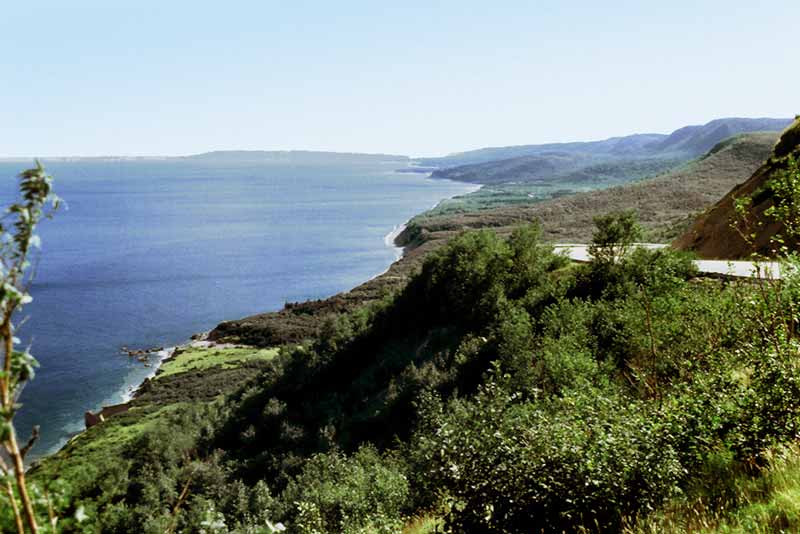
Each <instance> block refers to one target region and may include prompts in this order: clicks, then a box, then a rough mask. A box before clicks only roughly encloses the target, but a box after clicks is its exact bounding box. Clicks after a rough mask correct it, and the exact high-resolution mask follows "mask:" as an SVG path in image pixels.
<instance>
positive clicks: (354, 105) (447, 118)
mask: <svg viewBox="0 0 800 534" xmlns="http://www.w3.org/2000/svg"><path fill="white" fill-rule="evenodd" d="M798 16H800V4H798V3H796V2H789V1H788V0H785V1H772V2H765V3H761V4H759V5H753V4H751V3H748V2H744V1H742V0H738V1H732V2H723V1H717V0H712V1H709V2H704V3H703V4H702V5H700V6H698V5H696V3H694V2H689V1H677V2H673V3H670V4H669V5H658V6H653V5H640V4H638V3H632V2H616V3H614V4H613V5H598V4H597V3H591V2H583V1H581V2H571V3H569V4H565V3H562V2H554V1H547V2H539V3H537V5H536V6H533V5H529V4H528V3H525V2H505V3H503V5H500V6H497V5H496V6H492V8H491V9H487V8H486V7H485V6H484V5H482V4H480V3H476V2H441V3H437V5H435V6H431V5H428V4H427V3H423V2H413V1H412V2H406V3H404V4H403V5H401V6H384V5H373V4H369V3H361V2H352V1H351V2H342V3H337V4H335V5H329V4H326V3H321V2H300V3H294V4H292V5H285V4H281V3H277V2H259V3H256V2H241V1H240V2H230V3H227V4H226V5H225V6H224V7H219V6H217V5H214V4H210V3H203V2H199V3H197V2H193V3H189V2H171V3H170V4H169V5H161V4H160V3H157V2H152V1H143V2H136V3H135V4H128V5H108V4H106V3H101V2H96V1H77V2H73V3H71V4H70V5H69V6H63V5H59V3H57V2H54V1H40V2H30V3H28V4H21V3H14V4H11V5H9V6H6V8H5V13H4V17H3V19H2V20H0V68H1V69H2V71H3V73H4V75H5V77H6V79H5V80H4V81H5V83H4V85H3V88H2V89H0V117H2V119H3V124H4V126H5V127H4V128H3V129H1V130H0V132H2V133H0V157H4V158H14V159H18V158H22V159H25V158H31V157H42V158H48V157H50V158H53V157H103V156H106V157H137V156H150V157H164V156H182V155H192V154H199V153H203V152H209V151H215V150H312V151H330V152H353V153H385V154H403V155H408V156H411V157H424V156H441V155H445V154H449V153H456V152H463V151H466V150H471V149H476V148H480V147H486V146H511V145H522V144H540V143H551V142H566V141H590V140H598V139H605V138H608V137H616V136H623V135H630V134H633V133H669V132H671V131H673V130H675V129H676V128H679V127H681V126H685V125H689V124H703V123H706V122H708V121H710V120H713V119H717V118H723V117H776V118H783V117H792V116H794V115H795V113H797V112H798V111H800V110H798V107H797V103H796V95H795V91H794V88H795V87H797V85H798V83H800V73H798V72H797V71H796V69H793V68H792V65H791V64H790V63H789V61H790V60H791V58H790V54H789V53H785V52H788V51H789V50H792V49H793V47H794V43H793V40H792V39H793V35H792V33H791V31H789V30H791V27H790V21H792V20H796V19H797V17H798ZM634 44H635V45H634ZM765 79H766V80H765ZM765 81H766V83H765Z"/></svg>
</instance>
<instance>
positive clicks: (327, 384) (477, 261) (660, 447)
mask: <svg viewBox="0 0 800 534" xmlns="http://www.w3.org/2000/svg"><path fill="white" fill-rule="evenodd" d="M630 222H631V221H630V218H629V216H627V215H626V216H624V217H623V218H622V219H619V218H615V217H608V218H605V219H603V220H598V223H599V224H600V228H599V229H598V232H597V234H596V235H597V240H596V245H597V247H596V252H597V259H596V260H595V261H594V262H592V263H591V264H586V265H571V264H568V263H567V262H566V261H565V260H564V259H563V258H561V257H559V256H557V255H554V254H553V252H552V250H551V249H550V248H548V247H547V246H545V245H543V244H542V243H541V239H540V238H541V236H540V231H539V229H538V227H536V226H526V227H521V228H518V229H517V230H516V231H514V233H513V234H512V235H511V236H510V238H509V239H507V240H505V239H501V238H499V237H497V236H496V234H494V233H492V232H490V231H488V230H483V231H472V232H467V233H464V234H462V235H460V236H458V237H457V238H455V239H453V240H452V241H451V242H450V243H449V244H448V245H447V246H445V247H443V248H442V249H440V250H439V251H438V252H437V253H435V254H433V255H431V256H430V257H429V258H428V259H427V260H426V261H425V262H424V264H423V267H422V269H421V271H420V272H419V273H418V274H417V275H416V276H414V277H413V278H412V279H411V281H410V283H409V284H408V285H407V286H406V287H405V288H404V289H403V290H402V291H400V292H398V293H397V294H395V295H393V296H391V297H389V298H386V299H384V300H382V301H378V302H375V303H373V304H371V305H369V306H365V307H361V308H358V309H357V310H356V311H354V312H349V313H344V314H338V315H331V316H330V317H329V319H328V320H327V321H326V322H325V324H324V326H323V328H322V329H321V331H320V332H319V335H318V336H317V337H316V339H314V340H313V341H310V342H307V343H303V344H300V345H293V346H286V347H284V348H283V349H282V350H281V351H280V353H279V354H278V355H275V356H274V357H272V356H273V355H272V354H270V355H269V358H266V357H262V358H258V361H259V366H260V369H261V371H260V373H259V374H257V375H254V377H253V378H252V379H250V380H249V381H247V383H245V384H244V385H243V387H241V388H240V389H238V391H235V392H234V393H232V394H230V395H228V396H227V397H225V398H217V399H216V400H210V401H208V402H204V403H201V404H197V403H194V404H189V403H183V404H161V405H159V404H158V402H154V403H153V404H150V405H149V406H148V407H144V406H143V407H142V409H143V410H145V411H147V413H148V414H149V419H147V420H146V424H145V423H143V422H142V421H143V420H141V419H140V420H138V423H136V424H140V425H141V426H140V428H139V429H138V431H137V432H135V433H134V434H133V436H131V437H130V439H127V440H126V441H125V442H124V444H123V445H122V446H120V448H119V450H116V451H114V450H113V447H110V450H111V451H112V452H111V453H109V454H103V453H102V452H100V453H96V454H94V455H93V456H91V458H92V460H91V461H92V464H91V465H86V464H84V465H81V464H80V462H81V458H84V461H86V460H85V458H88V457H87V456H78V455H76V454H75V451H72V456H71V459H70V460H69V461H71V462H73V463H72V464H70V465H72V467H71V468H70V469H69V470H66V471H65V470H63V469H62V470H61V473H62V475H64V476H61V477H59V476H58V475H57V473H58V472H59V469H58V468H57V467H55V466H56V465H57V463H58V462H59V461H65V460H64V459H63V455H61V456H62V458H61V460H60V459H59V455H57V456H56V457H54V458H53V459H51V460H49V461H48V462H46V463H45V465H43V466H42V467H40V468H39V470H38V472H39V475H38V476H37V477H36V478H37V479H38V481H39V483H40V484H42V485H43V487H49V490H48V491H49V493H48V495H50V496H51V497H50V500H51V502H54V503H55V505H54V506H56V507H57V509H58V510H57V511H58V513H59V514H60V515H61V516H62V517H65V518H68V519H65V520H63V521H61V522H60V523H59V525H61V528H63V530H64V531H68V532H71V531H88V532H92V531H97V530H101V531H103V532H165V531H169V532H173V531H174V532H178V531H204V532H228V531H232V532H272V531H273V529H274V528H277V527H278V525H276V522H277V521H280V522H282V523H283V524H284V525H286V527H287V528H288V529H289V531H291V532H397V531H400V530H401V529H402V527H403V525H404V524H411V523H413V524H416V525H429V526H430V525H431V524H434V523H436V521H434V520H433V519H431V520H430V521H427V522H426V521H416V522H414V521H412V520H411V518H412V517H415V516H417V517H418V516H423V517H429V518H441V520H442V521H443V522H444V526H445V527H446V528H447V529H449V530H450V531H453V532H489V531H491V532H531V531H539V530H544V531H546V532H561V531H562V530H563V531H574V530H576V529H578V528H581V527H583V528H586V529H587V530H589V531H602V532H607V531H615V530H621V529H623V528H639V527H637V526H636V525H637V524H639V525H642V527H641V528H644V527H645V526H647V525H648V524H655V522H657V521H658V518H659V517H661V516H659V514H660V513H661V512H660V511H661V510H667V509H670V507H671V508H672V509H679V508H680V507H681V506H690V504H691V503H696V502H704V503H706V505H707V506H708V507H710V508H713V507H714V505H715V503H720V502H725V503H726V506H728V508H730V509H735V508H736V506H737V505H738V504H740V503H738V502H737V496H738V495H739V493H737V491H736V487H734V486H733V484H734V483H741V481H742V480H759V479H758V478H757V477H758V475H759V474H760V473H761V472H762V469H768V468H770V467H769V466H770V465H771V464H770V460H771V459H772V458H773V456H774V454H776V453H775V451H776V450H778V449H776V447H780V446H782V445H783V444H790V443H791V442H792V441H793V440H794V439H796V438H797V437H798V432H799V431H800V381H799V380H798V373H797V371H798V369H797V365H798V363H797V362H798V360H797V342H796V340H795V339H794V332H795V327H796V320H795V316H794V310H795V309H796V306H797V305H798V299H800V287H798V281H795V280H793V279H790V280H785V281H783V282H781V283H778V282H776V281H768V280H763V281H760V282H755V283H752V282H728V281H719V280H705V279H697V278H695V272H694V268H693V265H692V263H691V262H690V261H689V259H688V258H687V257H686V256H684V255H681V254H679V253H675V252H670V251H665V250H662V251H647V250H629V249H628V248H627V247H625V246H623V247H622V248H620V247H619V243H620V240H621V241H622V243H623V245H624V244H625V243H626V242H627V241H628V240H629V239H632V238H634V237H635V236H636V227H635V225H631V224H629V223H630ZM620 223H622V224H620ZM620 229H621V230H620ZM610 236H616V237H615V238H614V239H611V237H610ZM612 241H613V243H612ZM612 245H613V246H614V249H613V250H606V249H605V248H604V247H606V246H612ZM605 252H608V253H605ZM620 257H621V259H620V260H619V261H614V259H613V258H620ZM210 363H214V361H213V360H212V361H210ZM181 365H182V366H185V363H182V364H181ZM193 365H194V364H193ZM172 371H173V372H171V373H170V374H169V375H168V377H167V378H173V379H174V378H176V377H180V376H181V375H182V374H184V373H188V372H193V371H191V370H186V369H184V368H182V367H180V366H177V364H175V366H174V368H173V369H172ZM195 372H196V371H195ZM156 382H157V381H156ZM159 406H160V408H159ZM156 409H159V410H162V411H161V413H159V414H158V417H154V416H153V411H154V410H156ZM148 410H149V411H148ZM112 421H113V420H112ZM109 424H110V422H109ZM101 426H102V425H101ZM109 428H113V427H111V426H110V427H109ZM92 430H94V429H92ZM88 443H91V441H89V442H88ZM75 462H77V463H75ZM67 463H68V464H69V462H67ZM34 473H36V471H34ZM65 473H69V474H68V475H65ZM734 475H735V476H734ZM754 477H755V478H754ZM76 514H77V517H78V518H80V519H82V521H80V522H78V520H77V519H76ZM723 519H724V518H719V519H714V520H715V521H722V520H723ZM784 519H785V518H784ZM637 521H638V523H637ZM648 521H649V522H650V523H648ZM793 525H794V526H798V525H796V524H793ZM420 528H421V527H420ZM418 531H419V530H418Z"/></svg>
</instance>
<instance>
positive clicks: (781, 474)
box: [625, 444, 800, 534]
mask: <svg viewBox="0 0 800 534" xmlns="http://www.w3.org/2000/svg"><path fill="white" fill-rule="evenodd" d="M768 459H769V461H768V465H767V467H765V468H764V469H763V470H762V471H761V472H760V473H759V474H758V476H756V477H751V476H748V475H745V474H740V475H738V476H735V477H734V478H732V479H731V480H729V481H725V482H726V483H727V484H730V485H731V487H732V489H733V494H734V498H732V499H730V500H728V502H723V503H717V504H715V505H713V506H712V505H711V504H709V503H708V502H706V500H705V499H703V498H697V499H695V500H694V501H692V502H682V503H677V504H673V505H672V506H669V507H667V508H666V509H665V510H664V511H660V512H658V513H656V514H653V516H651V517H648V518H646V519H644V520H642V521H640V522H639V524H638V525H636V526H635V527H632V528H629V529H626V530H625V532H626V534H655V533H665V534H683V533H697V534H711V533H725V534H751V533H752V534H767V533H790V532H800V444H794V445H791V446H787V447H782V448H779V449H775V450H774V451H772V452H771V454H769V455H768Z"/></svg>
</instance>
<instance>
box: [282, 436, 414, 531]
mask: <svg viewBox="0 0 800 534" xmlns="http://www.w3.org/2000/svg"><path fill="white" fill-rule="evenodd" d="M281 501H282V502H283V505H284V510H283V514H284V515H285V517H286V522H287V524H288V526H289V528H292V526H293V525H295V526H302V528H299V530H298V531H299V532H314V531H321V532H343V533H361V532H364V533H366V532H386V533H388V532H395V531H397V530H399V528H400V526H401V525H402V512H403V510H404V509H405V507H406V505H407V504H408V481H407V479H406V477H405V475H403V474H402V473H401V472H400V471H399V469H398V468H397V467H396V466H395V465H394V464H393V462H392V461H391V460H389V459H386V458H384V457H382V456H381V455H380V454H379V453H378V451H377V450H376V449H375V448H374V447H371V446H369V445H365V446H362V447H361V448H360V449H358V451H357V452H356V453H355V454H353V455H352V456H346V455H344V454H343V453H341V452H338V451H333V452H329V453H324V454H316V455H314V456H312V457H311V458H310V459H308V460H307V461H306V462H305V464H304V466H303V469H302V471H301V472H300V474H298V475H297V476H296V477H294V478H293V479H292V480H291V481H290V482H289V484H288V485H287V487H286V489H285V490H284V491H283V493H282V494H281Z"/></svg>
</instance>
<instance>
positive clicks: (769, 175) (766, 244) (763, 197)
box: [673, 119, 800, 259]
mask: <svg viewBox="0 0 800 534" xmlns="http://www.w3.org/2000/svg"><path fill="white" fill-rule="evenodd" d="M771 156H772V157H770V158H769V160H767V161H766V163H764V164H763V165H762V166H760V167H759V168H758V169H757V170H755V172H754V173H753V174H752V176H750V178H749V179H748V180H747V181H745V182H744V183H742V184H737V185H736V186H735V187H734V188H733V189H731V190H730V191H729V192H728V193H727V194H726V195H725V196H724V197H723V198H722V199H721V200H719V201H718V202H717V203H716V204H714V205H713V206H712V207H711V208H710V209H709V210H708V211H706V212H705V213H703V214H702V215H701V216H700V217H699V218H698V219H697V220H696V221H695V222H694V224H692V226H691V228H689V230H688V231H687V232H686V233H684V234H683V235H681V236H680V237H679V238H678V239H676V240H675V242H674V243H673V246H674V247H675V248H678V249H681V250H691V251H693V252H694V253H696V254H697V255H698V256H700V257H701V258H718V259H738V258H745V257H748V256H749V255H750V254H752V253H758V254H761V255H765V256H772V255H774V249H775V246H774V245H773V243H772V240H773V238H774V237H775V236H776V235H777V234H780V233H782V232H783V231H784V227H783V225H781V224H779V223H777V222H775V221H774V219H773V218H771V217H769V215H768V212H767V210H768V209H769V208H770V207H772V206H774V205H775V201H776V192H775V190H774V187H773V185H772V180H773V179H775V178H776V177H777V176H778V175H780V174H781V173H782V172H783V171H785V170H786V169H787V167H788V165H789V161H788V158H789V157H790V156H794V157H795V158H797V157H800V119H798V120H796V121H795V122H794V124H793V125H792V126H791V127H790V128H788V129H787V130H786V131H785V132H784V133H783V134H782V136H781V138H780V141H779V142H778V144H777V145H776V146H775V150H774V152H773V153H772V154H771ZM739 199H743V200H747V201H748V202H749V205H748V207H747V210H746V211H747V214H746V216H745V217H744V218H743V217H741V216H739V215H737V212H736V209H735V203H736V202H737V200H739ZM750 234H753V238H751V239H747V240H746V239H745V238H744V236H747V235H750ZM795 245H796V242H795V243H793V246H795Z"/></svg>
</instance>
